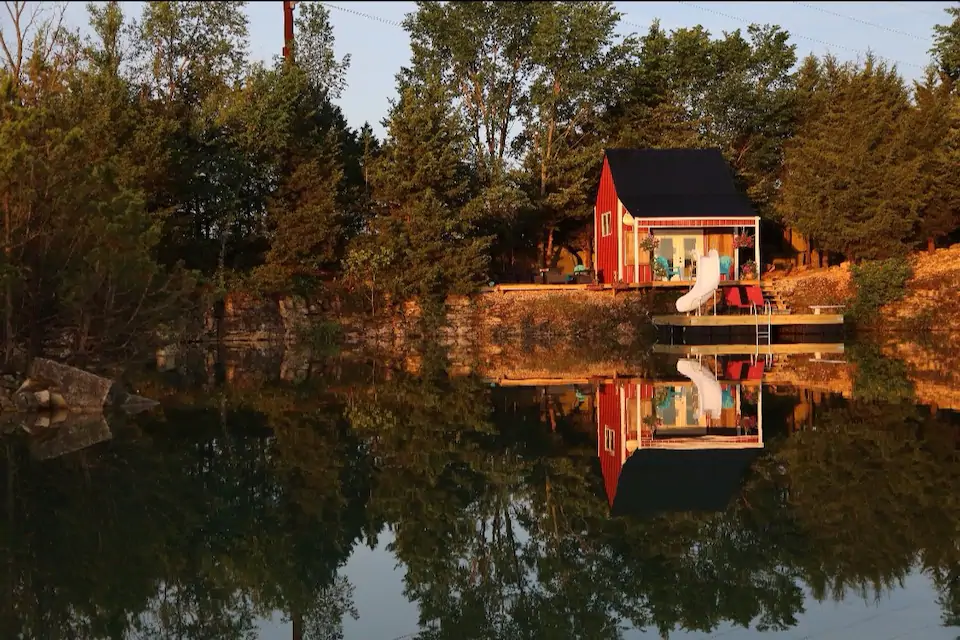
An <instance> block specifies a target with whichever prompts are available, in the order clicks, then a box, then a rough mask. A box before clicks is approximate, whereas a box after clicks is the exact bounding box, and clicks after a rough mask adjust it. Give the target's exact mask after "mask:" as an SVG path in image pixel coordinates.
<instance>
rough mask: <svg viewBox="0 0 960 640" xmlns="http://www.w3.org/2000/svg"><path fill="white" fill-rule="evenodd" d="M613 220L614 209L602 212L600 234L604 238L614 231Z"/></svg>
mask: <svg viewBox="0 0 960 640" xmlns="http://www.w3.org/2000/svg"><path fill="white" fill-rule="evenodd" d="M612 220H613V212H612V211H605V212H603V213H601V214H600V235H601V236H603V237H604V238H606V237H607V236H608V235H610V234H611V233H613V225H612V224H611V222H612Z"/></svg>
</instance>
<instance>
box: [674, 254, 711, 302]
mask: <svg viewBox="0 0 960 640" xmlns="http://www.w3.org/2000/svg"><path fill="white" fill-rule="evenodd" d="M719 286H720V255H719V254H718V253H717V250H716V249H710V251H709V252H708V253H707V255H705V256H699V257H698V258H697V281H696V282H695V283H694V284H693V288H692V289H690V291H687V292H686V293H685V294H683V295H682V296H680V299H679V300H677V311H679V312H680V313H687V312H688V311H695V310H697V309H699V308H700V306H701V305H702V304H703V303H704V302H706V301H707V300H709V299H710V298H711V297H713V294H714V292H715V291H716V290H717V287H719Z"/></svg>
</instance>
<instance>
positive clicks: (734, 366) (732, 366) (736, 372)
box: [727, 360, 743, 380]
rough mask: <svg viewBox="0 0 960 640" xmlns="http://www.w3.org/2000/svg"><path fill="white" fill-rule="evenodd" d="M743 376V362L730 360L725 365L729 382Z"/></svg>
mask: <svg viewBox="0 0 960 640" xmlns="http://www.w3.org/2000/svg"><path fill="white" fill-rule="evenodd" d="M742 375H743V360H731V361H730V362H728V363H727V377H728V378H729V379H730V380H739V379H740V376H742Z"/></svg>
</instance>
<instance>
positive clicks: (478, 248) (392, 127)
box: [354, 77, 490, 300]
mask: <svg viewBox="0 0 960 640" xmlns="http://www.w3.org/2000/svg"><path fill="white" fill-rule="evenodd" d="M399 85H400V86H399V93H400V99H399V100H398V101H397V102H396V103H395V104H394V105H393V108H392V109H391V111H390V115H389V117H388V118H387V120H386V122H385V123H384V124H385V125H386V127H387V139H386V141H385V143H384V146H383V149H382V152H381V154H380V156H379V157H378V158H377V160H376V161H375V162H374V163H373V165H372V167H371V170H370V175H369V177H370V185H371V187H372V199H373V201H374V207H375V209H376V213H377V215H376V216H375V217H374V218H373V220H372V222H371V225H369V228H368V230H367V233H365V234H362V235H361V236H360V237H358V238H357V241H356V242H355V243H354V251H355V252H361V251H364V252H368V255H381V256H382V255H387V256H389V265H388V266H387V265H385V268H386V271H387V273H386V275H387V277H386V279H385V280H384V281H383V284H384V286H385V287H386V288H387V290H388V291H389V293H391V294H392V295H393V296H394V297H395V299H400V300H402V299H405V298H407V297H410V296H422V297H428V298H437V297H439V296H443V295H445V294H447V293H457V292H462V293H466V292H470V291H472V290H474V289H475V287H476V286H477V285H478V284H480V283H481V282H483V280H484V279H485V277H486V269H487V265H488V262H489V256H488V254H487V249H488V247H489V243H490V240H489V238H487V237H483V236H481V235H479V233H478V231H477V229H476V227H475V225H474V224H473V222H472V220H471V219H470V218H469V216H467V215H466V212H467V211H469V210H470V207H468V206H467V205H468V204H469V203H470V201H471V199H472V198H473V196H474V195H475V193H476V184H475V183H474V181H473V178H472V175H471V171H470V168H469V165H468V164H467V163H466V158H468V157H469V150H470V146H469V141H468V139H467V136H466V135H465V127H464V126H463V121H462V118H461V117H460V115H459V113H458V112H457V111H456V110H454V108H453V106H452V100H451V95H450V93H449V91H448V90H447V89H445V88H444V87H443V86H442V85H441V84H440V83H439V82H419V81H415V80H413V79H411V78H409V77H402V78H401V80H400V83H399ZM354 262H355V261H354Z"/></svg>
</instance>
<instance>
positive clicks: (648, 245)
mask: <svg viewBox="0 0 960 640" xmlns="http://www.w3.org/2000/svg"><path fill="white" fill-rule="evenodd" d="M659 246H660V238H657V237H656V236H654V235H653V234H652V233H648V234H647V235H645V236H644V237H642V238H640V248H641V249H643V250H644V251H653V250H654V249H656V248H657V247H659Z"/></svg>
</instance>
